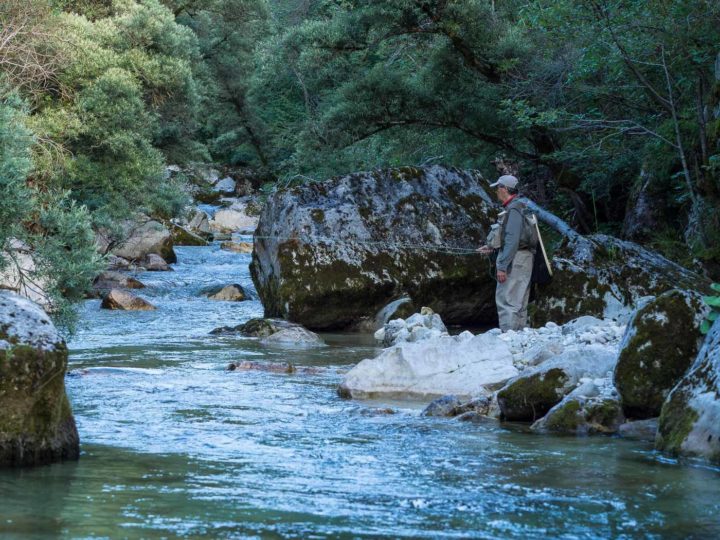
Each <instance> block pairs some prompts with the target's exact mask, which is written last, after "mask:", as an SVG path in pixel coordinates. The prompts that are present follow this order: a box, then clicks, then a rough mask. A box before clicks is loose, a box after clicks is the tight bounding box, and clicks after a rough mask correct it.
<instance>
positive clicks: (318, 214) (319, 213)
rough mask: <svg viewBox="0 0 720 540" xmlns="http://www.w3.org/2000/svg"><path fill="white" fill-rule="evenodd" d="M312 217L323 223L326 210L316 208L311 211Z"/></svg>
mask: <svg viewBox="0 0 720 540" xmlns="http://www.w3.org/2000/svg"><path fill="white" fill-rule="evenodd" d="M310 217H311V218H312V220H313V221H314V222H315V223H318V224H319V223H323V222H324V221H325V212H324V211H323V210H321V209H320V208H314V209H313V210H312V211H311V212H310Z"/></svg>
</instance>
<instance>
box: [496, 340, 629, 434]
mask: <svg viewBox="0 0 720 540" xmlns="http://www.w3.org/2000/svg"><path fill="white" fill-rule="evenodd" d="M616 360H617V357H616V354H615V353H614V352H613V351H611V350H608V349H607V348H606V347H603V346H597V345H588V346H586V347H583V348H582V349H570V350H566V351H564V352H563V353H561V354H558V355H557V356H554V357H552V358H550V359H548V360H546V361H545V362H543V363H542V364H540V365H539V366H537V367H536V368H533V369H531V370H530V371H528V372H525V373H522V374H521V375H519V376H518V377H515V378H514V379H511V380H510V381H508V382H507V384H506V385H505V386H504V387H503V388H501V389H500V390H499V391H498V394H497V401H498V405H499V407H500V412H501V417H502V418H503V419H504V420H511V421H521V422H533V421H535V420H537V419H538V418H541V417H543V416H545V415H546V414H547V412H548V411H549V410H550V409H552V408H553V407H554V406H555V405H557V404H558V403H560V402H561V401H562V399H563V398H564V397H565V396H567V395H568V394H570V393H571V392H572V391H573V390H574V389H575V388H577V387H578V385H579V384H580V381H581V380H582V379H584V378H590V379H596V378H600V377H606V376H607V374H608V372H609V371H611V370H612V369H613V368H614V367H615V362H616Z"/></svg>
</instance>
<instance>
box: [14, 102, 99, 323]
mask: <svg viewBox="0 0 720 540" xmlns="http://www.w3.org/2000/svg"><path fill="white" fill-rule="evenodd" d="M26 114H27V112H26V109H25V108H24V106H23V103H22V101H21V100H20V99H19V98H18V96H17V95H16V94H14V93H9V92H7V91H3V92H0V195H1V197H0V246H1V248H0V249H1V250H2V253H1V256H0V269H3V270H4V272H5V273H4V274H3V276H15V278H16V279H15V280H14V281H16V282H13V283H8V285H10V286H17V285H18V283H23V282H24V283H32V284H34V285H33V288H41V289H42V293H43V294H44V295H45V296H46V298H45V301H46V302H47V304H48V305H49V306H50V308H51V310H52V311H53V312H54V314H55V316H56V318H57V319H58V320H59V321H60V322H63V323H65V324H66V326H67V325H71V323H72V320H73V319H72V314H73V313H72V311H71V309H70V302H72V301H74V300H78V299H80V298H81V297H82V296H83V294H84V293H85V292H86V291H87V290H88V288H89V286H90V284H91V282H92V280H93V278H94V277H95V276H96V275H97V273H98V272H99V271H100V269H101V267H102V265H103V261H102V260H101V258H100V257H99V255H98V254H97V253H96V250H95V236H94V233H93V231H92V228H91V219H90V215H89V213H88V211H87V209H86V208H85V207H82V206H79V205H77V204H76V203H75V202H73V201H71V200H70V199H68V197H67V195H66V194H62V193H61V194H57V193H53V192H50V191H38V190H36V189H34V188H32V187H30V186H29V185H28V184H27V178H28V176H29V175H30V173H31V170H32V152H31V146H32V145H33V143H34V139H33V137H32V135H31V132H30V131H29V129H28V128H27V126H26V118H27V116H26ZM24 251H29V253H30V254H31V255H30V256H31V257H32V263H28V264H23V263H22V262H21V259H22V257H23V256H22V255H20V253H21V252H24ZM4 279H5V278H4ZM11 281H13V280H12V279H11ZM36 285H37V287H36Z"/></svg>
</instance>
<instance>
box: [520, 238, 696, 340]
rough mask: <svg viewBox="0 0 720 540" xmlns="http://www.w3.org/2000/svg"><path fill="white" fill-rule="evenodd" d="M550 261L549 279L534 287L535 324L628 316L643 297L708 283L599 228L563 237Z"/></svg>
mask: <svg viewBox="0 0 720 540" xmlns="http://www.w3.org/2000/svg"><path fill="white" fill-rule="evenodd" d="M552 265H553V272H554V277H553V280H552V282H550V283H549V284H547V285H543V286H540V287H538V291H537V297H536V300H535V304H536V305H535V308H534V309H533V310H532V325H533V326H542V325H544V324H546V323H547V322H550V321H552V322H556V323H558V324H564V323H566V322H568V321H571V320H573V319H575V318H577V317H580V316H582V315H592V316H594V317H598V318H600V319H607V318H623V319H626V318H629V317H630V315H631V313H632V312H633V311H634V310H635V307H636V306H637V303H638V301H639V300H640V299H641V298H643V297H647V296H659V295H661V294H663V293H665V292H667V291H669V290H672V289H682V290H685V291H699V292H705V291H709V287H710V281H709V280H707V279H706V278H704V277H702V276H700V275H698V274H696V273H694V272H692V271H690V270H688V269H686V268H683V267H681V266H679V265H677V264H675V263H673V262H672V261H669V260H668V259H665V258H664V257H662V256H660V255H659V254H657V253H654V252H652V251H649V250H646V249H645V248H643V247H641V246H639V245H638V244H634V243H632V242H627V241H624V240H619V239H617V238H614V237H611V236H607V235H600V234H598V235H593V236H587V237H582V236H581V237H578V238H575V239H572V240H566V241H565V242H564V243H563V244H562V245H561V246H560V248H559V249H558V250H557V251H556V252H555V254H554V256H553V260H552Z"/></svg>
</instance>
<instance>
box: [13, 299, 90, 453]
mask: <svg viewBox="0 0 720 540" xmlns="http://www.w3.org/2000/svg"><path fill="white" fill-rule="evenodd" d="M0 328H1V330H0V467H24V466H32V465H43V464H47V463H53V462H57V461H62V460H67V459H78V456H79V455H80V440H79V437H78V432H77V428H76V426H75V419H74V418H73V415H72V410H71V408H70V403H69V401H68V398H67V395H66V393H65V370H66V369H67V355H68V353H67V347H66V345H65V342H64V341H63V339H62V338H61V337H60V335H59V334H58V332H57V330H56V329H55V327H54V326H53V324H52V322H51V321H50V319H49V318H48V316H47V315H46V314H45V313H44V312H43V311H42V309H40V307H39V306H37V305H36V304H34V303H32V302H30V301H29V300H27V299H25V298H22V297H20V296H18V295H17V294H15V293H12V292H9V291H0Z"/></svg>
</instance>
